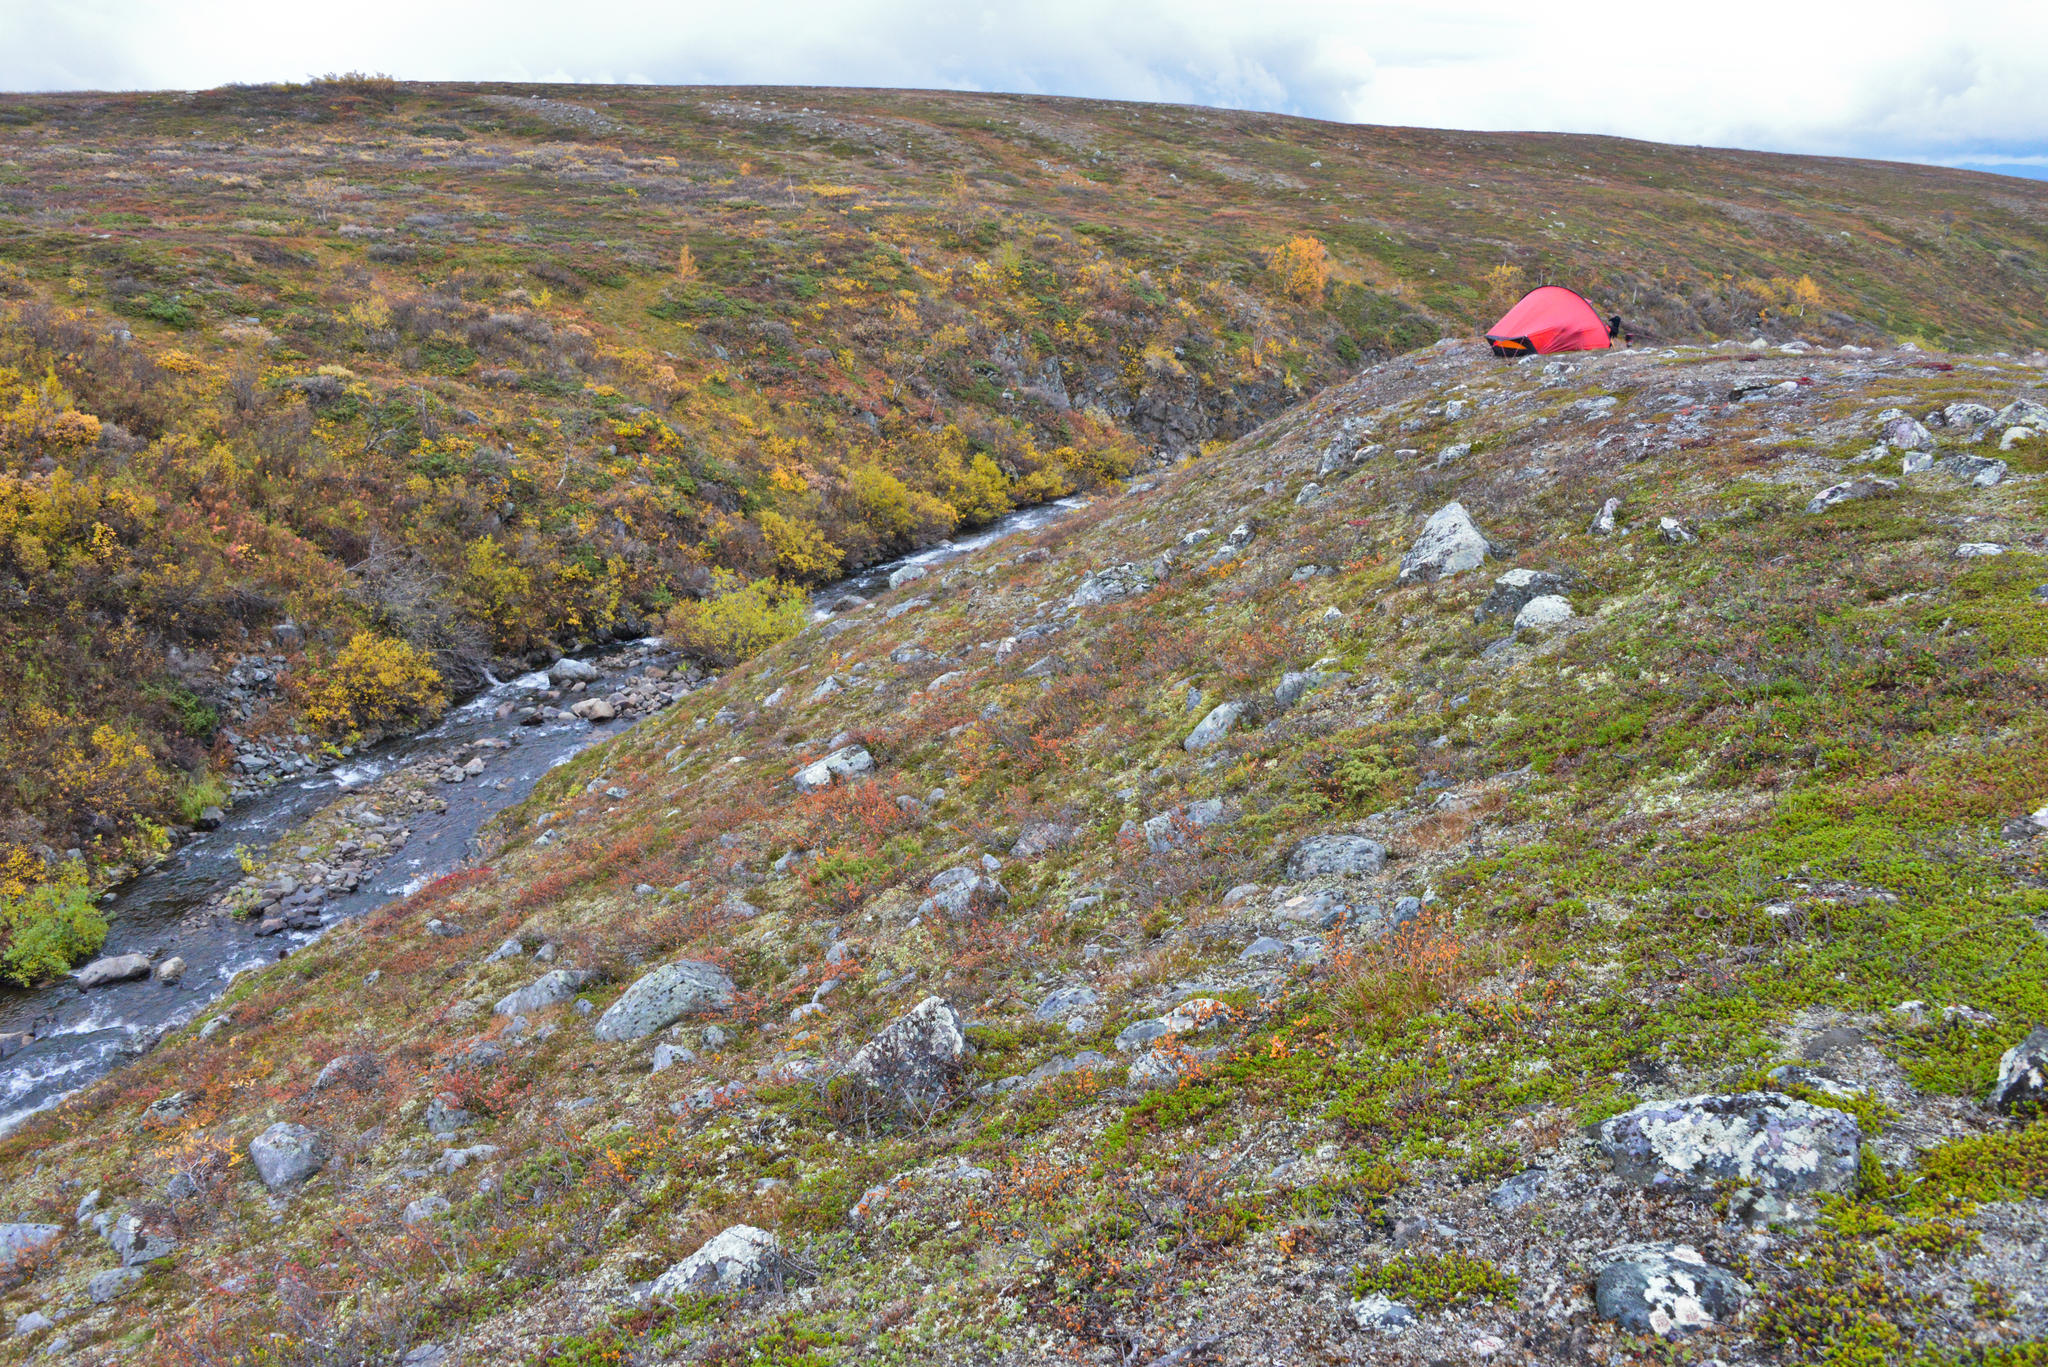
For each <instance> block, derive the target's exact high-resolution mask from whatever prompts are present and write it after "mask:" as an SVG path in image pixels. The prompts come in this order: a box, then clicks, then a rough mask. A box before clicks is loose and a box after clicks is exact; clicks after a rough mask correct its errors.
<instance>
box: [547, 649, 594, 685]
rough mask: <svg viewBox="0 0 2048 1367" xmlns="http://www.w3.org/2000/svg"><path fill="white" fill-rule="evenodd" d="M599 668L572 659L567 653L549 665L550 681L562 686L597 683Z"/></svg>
mask: <svg viewBox="0 0 2048 1367" xmlns="http://www.w3.org/2000/svg"><path fill="white" fill-rule="evenodd" d="M596 681H597V668H596V666H594V665H588V664H585V663H584V662H583V661H581V660H572V659H570V658H569V657H567V656H566V655H565V656H563V657H562V658H561V659H559V660H557V661H555V662H554V664H552V665H550V666H549V667H548V682H549V683H552V684H555V685H556V686H558V687H559V686H560V685H562V684H572V683H595V682H596Z"/></svg>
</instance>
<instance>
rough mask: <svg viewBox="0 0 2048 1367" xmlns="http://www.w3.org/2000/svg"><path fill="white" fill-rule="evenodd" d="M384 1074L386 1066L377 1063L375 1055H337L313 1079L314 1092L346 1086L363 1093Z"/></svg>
mask: <svg viewBox="0 0 2048 1367" xmlns="http://www.w3.org/2000/svg"><path fill="white" fill-rule="evenodd" d="M383 1073H384V1065H383V1064H381V1063H379V1062H378V1061H377V1056H376V1055H375V1054H363V1053H355V1054H337V1055H336V1056H335V1057H334V1058H331V1059H329V1060H328V1061H327V1066H326V1067H324V1068H322V1069H321V1070H320V1075H319V1076H318V1077H316V1078H314V1079H313V1090H314V1091H316V1092H324V1091H326V1090H327V1089H328V1088H330V1087H343V1086H345V1087H351V1088H354V1089H355V1090H356V1091H363V1090H364V1089H366V1088H368V1087H369V1086H370V1084H372V1083H374V1082H375V1081H376V1080H377V1079H378V1078H379V1077H381V1076H383Z"/></svg>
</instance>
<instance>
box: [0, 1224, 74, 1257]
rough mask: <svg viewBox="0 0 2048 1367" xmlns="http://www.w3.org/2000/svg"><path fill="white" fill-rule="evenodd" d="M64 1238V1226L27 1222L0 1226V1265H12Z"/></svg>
mask: <svg viewBox="0 0 2048 1367" xmlns="http://www.w3.org/2000/svg"><path fill="white" fill-rule="evenodd" d="M63 1237H64V1226H62V1225H38V1224H30V1223H28V1222H26V1221H17V1222H15V1223H12V1224H4V1225H0V1263H10V1262H13V1261H14V1260H15V1259H16V1258H19V1257H20V1256H21V1255H22V1254H24V1253H30V1252H33V1251H35V1250H36V1249H39V1248H42V1247H44V1246H45V1245H48V1244H53V1243H55V1242H57V1240H59V1239H61V1238H63Z"/></svg>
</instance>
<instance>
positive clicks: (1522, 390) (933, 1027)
mask: <svg viewBox="0 0 2048 1367" xmlns="http://www.w3.org/2000/svg"><path fill="white" fill-rule="evenodd" d="M2044 398H2048V383H2044V374H2043V370H2042V366H2041V361H2040V358H2038V357H2037V358H2036V359H2035V360H2033V361H2032V362H2023V361H2016V360H2013V359H2011V358H2009V357H1995V356H1983V355H1977V356H1972V355H1965V354H1936V353H1930V352H1928V351H1925V350H1921V349H1916V348H1897V349H1894V348H1884V349H1879V350H1874V351H1873V350H1864V349H1861V348H1858V347H1854V346H1845V347H1842V348H1840V349H1838V350H1834V351H1829V352H1822V351H1819V350H1813V349H1806V348H1801V347H1798V346H1790V347H1784V348H1772V349H1768V350H1750V349H1748V348H1747V347H1745V346H1743V345H1739V344H1722V345H1719V346H1715V347H1704V348H1695V347H1677V348H1665V349H1640V348H1639V349H1635V350H1631V351H1627V352H1617V353H1613V354H1608V355H1581V356H1574V357H1569V358H1562V359H1557V360H1544V359H1540V358H1538V359H1532V360H1530V361H1528V362H1524V363H1520V364H1507V363H1502V362H1498V361H1495V360H1493V359H1492V358H1491V357H1489V356H1488V355H1487V354H1486V353H1485V351H1484V349H1483V348H1481V347H1480V346H1478V345H1476V344H1471V343H1444V344H1441V345H1438V346H1434V347H1430V348H1426V349H1424V350H1421V351H1419V352H1416V353H1413V354H1410V355H1406V356H1402V357H1397V358H1394V359H1391V360H1388V361H1384V362H1380V363H1376V364H1374V365H1372V366H1370V367H1368V368H1367V369H1365V370H1364V371H1363V372H1362V373H1361V374H1359V375H1358V376H1356V377H1354V378H1352V379H1349V380H1346V381H1343V382H1341V383H1339V384H1337V385H1335V386H1333V387H1331V388H1330V389H1329V390H1328V391H1327V392H1325V393H1323V394H1321V395H1319V396H1317V397H1316V398H1314V399H1312V400H1310V401H1308V402H1306V403H1304V404H1302V405H1300V406H1298V407H1296V408H1294V409H1292V410H1290V411H1288V412H1287V413H1286V414H1284V415H1283V416H1281V417H1279V418H1277V419H1276V420H1274V421H1272V422H1269V423H1267V424H1264V425H1262V426H1260V427H1258V428H1256V429H1254V430H1253V431H1251V432H1250V433H1248V434H1247V435H1246V436H1244V437H1243V438H1241V439H1239V440H1237V441H1235V442H1233V443H1230V444H1229V445H1227V446H1225V447H1223V448H1221V449H1218V450H1215V451H1211V452H1209V453H1207V454H1205V455H1202V456H1199V457H1189V458H1186V459H1182V460H1177V461H1175V462H1173V463H1172V464H1171V465H1170V466H1169V467H1168V468H1166V469H1164V470H1162V471H1160V472H1158V473H1156V474H1153V475H1150V476H1147V477H1145V478H1143V479H1139V480H1136V481H1133V482H1131V483H1130V484H1129V485H1128V486H1127V487H1119V488H1112V489H1108V490H1105V491H1104V493H1103V494H1102V495H1101V496H1100V497H1098V498H1097V499H1096V500H1095V501H1094V502H1093V503H1092V504H1091V505H1090V507H1089V508H1087V509H1086V510H1085V511H1083V512H1081V513H1079V514H1076V515H1075V516H1073V517H1070V518H1069V519H1067V520H1066V521H1064V522H1061V523H1058V524H1056V525H1054V526H1052V527H1050V528H1048V529H1046V530H1044V531H1042V532H1040V533H1038V534H1036V535H1035V537H1032V538H1022V539H1019V538H1013V539H1010V540H1007V541H1004V542H1000V543H998V544H996V545H994V546H991V547H988V548H986V549H984V550H982V551H979V552H977V553H975V554H973V555H970V556H968V557H965V558H963V559H961V560H960V561H958V562H956V563H955V564H954V565H953V566H950V567H948V568H946V569H944V570H942V571H941V572H939V573H935V574H930V575H926V576H925V577H923V578H914V577H904V578H903V580H902V582H900V583H899V584H898V585H896V586H895V587H893V588H891V589H890V590H889V591H887V592H886V593H884V594H881V595H878V596H877V597H876V598H875V599H874V600H873V601H871V602H864V603H853V604H848V605H846V607H845V610H844V611H843V612H841V613H840V614H839V615H837V616H835V617H834V618H832V620H830V621H827V622H823V623H818V624H813V625H811V626H810V627H808V628H807V629H805V630H804V631H803V632H801V633H800V634H799V635H797V636H795V637H793V638H791V639H788V640H785V641H783V642H781V643H780V644H778V645H776V646H774V647H772V648H771V649H769V650H767V651H766V652H765V653H763V654H762V655H760V656H759V657H758V658H755V659H753V660H751V661H749V662H747V663H745V664H743V665H741V666H739V667H737V668H733V669H731V670H729V671H727V672H725V673H724V674H723V675H722V676H721V677H720V678H719V679H718V680H717V681H715V682H713V683H710V684H708V685H706V686H705V687H703V688H701V689H698V690H697V691H695V692H692V693H690V694H688V695H687V696H686V697H684V698H683V699H682V700H681V701H679V702H678V703H677V704H676V705H675V706H673V707H671V708H669V709H668V710H666V711H663V712H661V713H659V714H657V715H654V716H652V717H650V718H649V719H648V720H646V721H644V722H642V723H640V724H639V725H638V726H637V727H635V728H634V729H633V730H631V731H629V732H627V733H626V734H625V735H624V736H622V737H620V738H619V739H618V740H616V741H613V742H611V743H609V744H607V745H604V746H601V747H598V748H595V749H592V750H589V751H586V752H585V753H584V754H583V755H582V756H581V757H579V758H578V759H577V760H575V761H574V762H573V763H571V764H568V765H565V766H563V767H561V768H559V769H557V770H555V771H553V772H552V773H551V774H550V775H549V776H548V777H547V778H546V779H544V780H543V781H542V783H541V785H540V787H539V788H538V789H537V790H536V791H535V793H534V794H533V795H532V797H531V798H530V799H529V800H528V801H526V802H525V803H523V804H521V805H520V806H519V807H517V808H515V809H513V810H512V811H511V812H509V813H508V814H507V815H506V816H505V817H504V818H502V819H501V822H500V824H499V826H498V827H497V829H496V834H495V836H494V837H493V839H492V842H491V849H490V853H489V858H488V859H487V860H486V861H485V862H483V863H481V864H479V865H478V866H476V867H475V868H473V869H470V870H467V871H465V872H462V873H460V874H457V875H454V876H451V877H448V878H444V879H442V880H441V881H439V882H437V883H434V884H432V885H430V886H428V887H426V888H424V889H422V890H421V891H419V892H418V893H417V894H416V895H415V896H413V897H411V898H410V899H408V900H405V901H402V902H399V903H395V904H392V905H390V906H388V907H386V908H385V909H383V910H381V911H379V912H377V913H374V914H372V915H371V916H369V917H367V918H365V919H363V920H359V921H354V922H350V923H348V924H346V925H344V926H343V927H341V928H338V929H336V930H334V931H333V932H331V933H330V934H329V935H328V936H327V937H326V938H324V939H323V940H321V941H319V942H318V943H316V944H314V945H312V946H310V947H308V948H306V949H305V950H303V951H301V952H298V953H295V954H294V955H293V956H292V957H291V958H290V959H289V960H287V961H286V962H285V963H282V964H279V965H277V966H275V967H272V968H270V969H267V970H264V971H261V972H257V973H251V974H248V975H246V976H245V977H243V978H242V979H240V980H238V981H237V982H236V984H235V986H234V987H233V988H232V990H231V991H230V993H229V995H228V997H227V998H226V1000H225V1002H224V1003H223V1004H222V1005H221V1006H220V1007H219V1008H218V1009H217V1010H212V1011H208V1012H206V1013H205V1014H204V1016H203V1018H202V1020H200V1021H198V1022H195V1024H194V1026H193V1027H192V1028H190V1029H187V1030H185V1031H182V1032H180V1033H179V1034H178V1035H176V1036H174V1037H173V1038H172V1039H170V1040H169V1041H167V1042H166V1043H165V1044H164V1045H163V1046H161V1047H160V1048H158V1049H157V1050H156V1051H155V1052H154V1053H152V1054H150V1055H149V1056H148V1057H146V1058H143V1059H141V1060H140V1061H138V1062H136V1063H135V1064H133V1065H132V1066H131V1067H129V1068H128V1069H126V1070H125V1071H123V1072H121V1073H119V1074H117V1075H115V1076H114V1077H112V1078H110V1079H107V1080H106V1081H104V1082H102V1083H100V1084H97V1085H95V1086H94V1087H92V1088H91V1089H89V1090H88V1091H86V1092H85V1093H83V1094H81V1095H80V1096H79V1097H77V1098H75V1099H74V1100H73V1101H72V1102H70V1103H68V1104H66V1105H65V1106H63V1107H61V1108H59V1109H57V1110H55V1111H53V1112H50V1113H48V1114H46V1115H44V1116H42V1117H39V1118H37V1119H35V1120H33V1121H31V1122H30V1123H29V1124H28V1125H27V1126H25V1127H24V1128H23V1129H22V1130H21V1131H20V1132H18V1133H17V1134H15V1135H14V1136H12V1137H10V1138H8V1139H6V1140H5V1141H0V1172H4V1178H5V1181H4V1189H5V1190H6V1192H7V1194H8V1198H7V1199H8V1200H9V1201H10V1202H11V1203H12V1205H11V1206H10V1207H9V1208H8V1209H6V1210H4V1211H0V1217H4V1218H6V1219H11V1220H20V1221H25V1222H32V1223H34V1224H39V1225H43V1226H47V1233H40V1234H39V1233H35V1232H33V1231H31V1232H29V1233H22V1234H18V1235H17V1238H18V1239H19V1240H20V1241H21V1242H23V1243H24V1244H34V1245H36V1247H37V1251H36V1252H34V1253H33V1254H32V1255H30V1256H28V1257H26V1258H25V1259H23V1260H22V1262H21V1264H20V1266H19V1267H18V1268H17V1270H16V1272H15V1274H14V1276H13V1278H12V1280H11V1281H10V1283H9V1285H8V1288H7V1290H6V1293H5V1300H4V1309H5V1311H6V1312H8V1313H11V1314H15V1315H33V1316H40V1317H43V1318H41V1319H34V1318H32V1319H29V1320H27V1321H25V1324H26V1325H27V1329H26V1331H25V1332H23V1333H21V1334H20V1335H19V1336H18V1337H16V1338H14V1339H11V1340H8V1341H7V1342H6V1343H5V1344H4V1346H0V1361H25V1360H28V1358H29V1357H30V1356H31V1355H32V1354H37V1353H43V1352H47V1351H50V1350H51V1345H52V1344H53V1343H59V1341H60V1340H61V1344H60V1346H59V1347H58V1348H57V1351H59V1352H61V1353H63V1354H66V1355H67V1356H66V1357H65V1360H66V1361H71V1362H79V1363H106V1362H143V1361H147V1362H150V1363H153V1364H199V1363H207V1364H213V1363H229V1362H250V1363H255V1362H262V1363H276V1364H284V1363H309V1364H310V1363H329V1362H336V1363H338V1362H395V1361H401V1360H402V1361H405V1362H408V1363H412V1364H416V1365H417V1364H425V1363H447V1364H457V1363H467V1364H480V1363H493V1364H497V1363H532V1364H550V1367H581V1365H582V1364H594V1363H612V1362H627V1363H670V1362H675V1363H686V1362H687V1363H694V1362H705V1363H756V1364H769V1363H776V1364H799V1363H801V1364H836V1363H857V1362H877V1363H887V1362H894V1363H925V1362H931V1363H941V1362H943V1363H1002V1364H1017V1365H1019V1367H1021V1364H1026V1363H1040V1362H1047V1361H1077V1362H1096V1363H1105V1364H1108V1363H1149V1364H1180V1363H1189V1364H1194V1363H1203V1362H1221V1363H1266V1362H1298V1363H1314V1362H1379V1363H1402V1364H1421V1363H1438V1362H1459V1363H1462V1362H1471V1361H1486V1362H1494V1363H1521V1364H1551V1363H1560V1362H1599V1363H1609V1364H1615V1363H1648V1362H1696V1363H1705V1362H1709V1361H1718V1362H1723V1363H1737V1364H1740V1363H1793V1362H1798V1363H1805V1362H1814V1363H1828V1364H1839V1365H1841V1367H1848V1365H1849V1364H1859V1365H1860V1364H1900V1365H1901V1367H1904V1365H1905V1364H1920V1365H1921V1367H1930V1365H1931V1364H1957V1365H1960V1364H1993V1365H2004V1367H2014V1365H2017V1364H2031V1363H2038V1362H2040V1361H2042V1353H2043V1352H2044V1349H2043V1347H2042V1343H2043V1341H2044V1340H2048V1275H2044V1263H2043V1260H2042V1259H2041V1257H2040V1249H2041V1248H2042V1247H2043V1240H2044V1239H2048V1126H2044V1124H2043V1123H2042V1122H2040V1121H2038V1120H2031V1121H2030V1119H2029V1117H2030V1115H2032V1114H2035V1113H2037V1112H2038V1108H2039V1106H2040V1105H2041V1104H2042V1102H2043V1099H2044V1095H2048V1081H2044V1076H2048V1031H2043V1030H2042V1029H2040V1027H2042V1026H2043V1025H2044V1024H2048V943H2044V938H2043V937H2044V934H2048V882H2044V878H2048V867H2044V857H2048V805H2044V804H2048V779H2044V775H2048V726H2044V712H2043V709H2042V701H2043V689H2044V686H2048V675H2044V652H2048V503H2044V497H2043V490H2044V489H2048V480H2044V475H2048V430H2044V429H2048V405H2044ZM2037 425H2038V426H2037ZM344 805H346V804H344ZM338 810H339V809H338ZM342 825H343V826H344V827H345V825H346V823H345V822H344V823H342ZM321 829H322V830H325V831H327V832H328V833H329V834H328V835H327V836H323V837H321V838H323V839H325V838H331V837H332V835H333V833H334V832H335V831H336V830H337V827H335V826H333V825H329V826H326V827H322V828H321ZM309 848H310V847H309ZM323 848H324V847H323ZM315 853H320V851H315ZM323 857H324V855H323ZM124 1265H125V1266H126V1267H127V1270H126V1271H121V1270H117V1269H120V1268H121V1267H123V1266H124ZM45 1320H47V1321H49V1322H48V1323H45V1322H44V1321H45Z"/></svg>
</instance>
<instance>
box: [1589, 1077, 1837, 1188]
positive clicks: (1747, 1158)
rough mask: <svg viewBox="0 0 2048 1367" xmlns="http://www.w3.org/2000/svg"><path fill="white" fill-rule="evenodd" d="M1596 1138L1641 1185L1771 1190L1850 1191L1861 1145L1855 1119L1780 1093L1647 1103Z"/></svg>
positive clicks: (1607, 1123)
mask: <svg viewBox="0 0 2048 1367" xmlns="http://www.w3.org/2000/svg"><path fill="white" fill-rule="evenodd" d="M1592 1136H1593V1142H1594V1144H1595V1145H1596V1146H1597V1147H1598V1148H1599V1149H1600V1150H1601V1152H1602V1153H1604V1154H1606V1156H1607V1158H1608V1160H1609V1161H1610V1162H1611V1163H1613V1165H1614V1170H1615V1172H1617V1173H1618V1174H1620V1175H1621V1176H1623V1177H1625V1178H1628V1179H1629V1180H1630V1181H1633V1182H1639V1183H1641V1184H1642V1185H1644V1186H1649V1187H1670V1186H1689V1187H1710V1186H1713V1185H1715V1184H1717V1183H1721V1182H1735V1183H1739V1184H1741V1185H1743V1186H1746V1187H1753V1188H1759V1189H1762V1190H1765V1191H1770V1192H1816V1191H1845V1190H1847V1189H1848V1188H1849V1187H1851V1186H1852V1185H1854V1183H1855V1181H1856V1157H1857V1152H1858V1150H1859V1148H1860V1146H1861V1145H1862V1143H1863V1132H1862V1130H1861V1129H1859V1128H1858V1127H1857V1124H1856V1121H1855V1118H1854V1117H1852V1116H1850V1115H1847V1114H1845V1113H1844V1112H1842V1111H1837V1110H1832V1109H1830V1108H1827V1107H1824V1106H1815V1105H1813V1104H1811V1103H1810V1102H1805V1101H1795V1100H1793V1099H1792V1098H1791V1097H1789V1096H1784V1095H1782V1094H1780V1093H1778V1092H1739V1093H1734V1094H1716V1095H1707V1096H1693V1097H1684V1098H1682V1099H1679V1100H1676V1101H1648V1102H1644V1103H1643V1104H1642V1105H1640V1106H1638V1107H1636V1108H1635V1109H1634V1110H1632V1111H1627V1112H1624V1113H1623V1114H1621V1115H1618V1116H1615V1117H1613V1118H1612V1119H1609V1120H1603V1121H1601V1122H1600V1123H1599V1124H1597V1125H1595V1126H1593V1127H1592Z"/></svg>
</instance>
